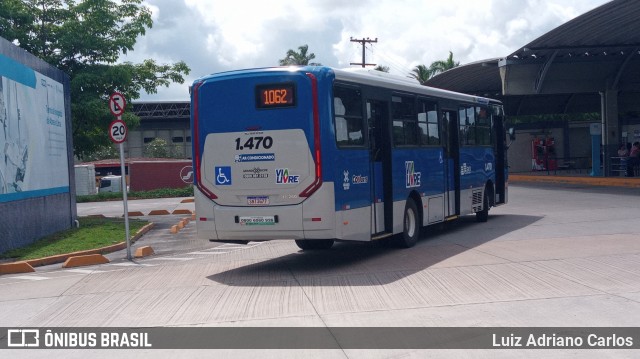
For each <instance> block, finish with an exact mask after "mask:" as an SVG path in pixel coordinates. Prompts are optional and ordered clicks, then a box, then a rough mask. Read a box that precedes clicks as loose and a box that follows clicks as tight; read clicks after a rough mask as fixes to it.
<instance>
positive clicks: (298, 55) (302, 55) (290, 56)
mask: <svg viewBox="0 0 640 359" xmlns="http://www.w3.org/2000/svg"><path fill="white" fill-rule="evenodd" d="M298 50H300V52H296V51H295V50H292V49H289V51H287V55H286V56H285V57H284V59H281V60H280V66H290V65H302V66H304V65H311V66H320V65H322V64H320V63H317V62H310V61H311V60H313V59H315V58H316V55H315V54H314V53H313V52H312V53H310V54H307V52H309V45H302V46H298Z"/></svg>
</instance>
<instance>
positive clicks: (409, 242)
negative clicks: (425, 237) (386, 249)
mask: <svg viewBox="0 0 640 359" xmlns="http://www.w3.org/2000/svg"><path fill="white" fill-rule="evenodd" d="M421 226H422V225H421V221H420V217H419V215H418V207H417V206H416V203H415V202H414V200H412V199H408V200H407V204H405V206H404V220H403V226H402V227H403V228H402V234H401V235H399V236H398V237H396V242H397V244H398V245H399V246H400V247H402V248H410V247H413V246H415V245H416V243H417V242H418V238H420V227H421Z"/></svg>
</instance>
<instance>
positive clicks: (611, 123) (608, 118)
mask: <svg viewBox="0 0 640 359" xmlns="http://www.w3.org/2000/svg"><path fill="white" fill-rule="evenodd" d="M600 96H601V98H602V109H601V114H602V143H603V147H602V157H603V158H602V164H603V169H604V172H603V173H604V174H605V176H611V175H612V174H611V168H610V167H611V157H613V156H616V155H617V152H616V151H617V150H618V146H619V145H620V141H621V138H622V137H621V136H622V134H621V131H620V120H619V119H618V90H611V89H608V90H606V91H605V92H604V93H602V92H601V93H600Z"/></svg>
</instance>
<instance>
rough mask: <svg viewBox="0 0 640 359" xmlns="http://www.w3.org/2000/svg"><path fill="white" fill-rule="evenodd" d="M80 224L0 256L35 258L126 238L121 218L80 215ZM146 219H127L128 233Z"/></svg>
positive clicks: (116, 241)
mask: <svg viewBox="0 0 640 359" xmlns="http://www.w3.org/2000/svg"><path fill="white" fill-rule="evenodd" d="M78 221H80V228H72V229H69V230H66V231H62V232H58V233H54V234H52V235H50V236H47V237H44V238H42V239H40V240H39V241H37V242H35V243H32V244H30V245H29V246H26V247H23V248H17V249H13V250H10V251H8V252H5V253H3V254H1V255H0V258H14V259H16V260H27V259H36V258H42V257H48V256H54V255H57V254H66V253H71V252H77V251H84V250H87V249H96V248H100V247H106V246H110V245H112V244H116V243H119V242H123V241H124V239H125V233H124V232H125V230H124V219H123V218H99V217H80V218H78ZM147 223H149V222H147V221H144V220H139V219H129V234H130V235H131V236H133V235H134V234H135V233H136V232H137V231H138V230H139V229H140V228H142V227H144V226H145V225H146V224H147Z"/></svg>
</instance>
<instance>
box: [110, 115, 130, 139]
mask: <svg viewBox="0 0 640 359" xmlns="http://www.w3.org/2000/svg"><path fill="white" fill-rule="evenodd" d="M109 138H110V139H111V141H113V143H122V142H124V141H125V140H126V139H127V125H126V124H125V123H124V122H123V121H120V120H115V121H113V122H111V125H109Z"/></svg>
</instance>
